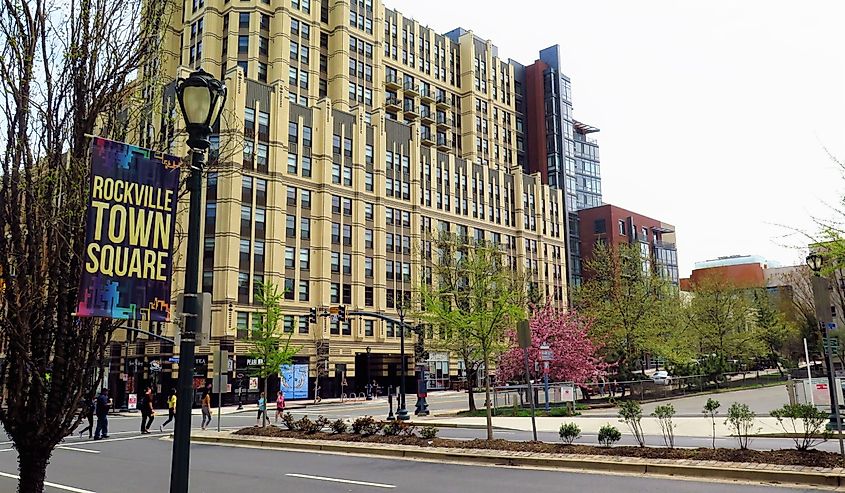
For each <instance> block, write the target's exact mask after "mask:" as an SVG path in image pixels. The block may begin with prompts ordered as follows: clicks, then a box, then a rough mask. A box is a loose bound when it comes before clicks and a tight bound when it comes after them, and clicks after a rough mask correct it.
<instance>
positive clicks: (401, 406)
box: [396, 294, 411, 421]
mask: <svg viewBox="0 0 845 493" xmlns="http://www.w3.org/2000/svg"><path fill="white" fill-rule="evenodd" d="M405 308H406V307H405V296H404V294H403V296H402V300H401V301H400V302H399V304H398V305H397V307H396V310H397V311H398V312H399V354H400V358H401V362H400V363H399V365H400V369H399V373H400V375H401V377H400V378H401V379H400V380H399V402H398V403H396V407H397V409H396V419H398V420H400V421H408V420H409V419H411V417H410V416H409V415H408V409H407V408H406V407H405V375H406V373H407V369H406V366H407V364H406V361H405Z"/></svg>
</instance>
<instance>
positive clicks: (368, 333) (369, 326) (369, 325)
mask: <svg viewBox="0 0 845 493" xmlns="http://www.w3.org/2000/svg"><path fill="white" fill-rule="evenodd" d="M364 336H365V337H372V336H373V321H372V320H364Z"/></svg>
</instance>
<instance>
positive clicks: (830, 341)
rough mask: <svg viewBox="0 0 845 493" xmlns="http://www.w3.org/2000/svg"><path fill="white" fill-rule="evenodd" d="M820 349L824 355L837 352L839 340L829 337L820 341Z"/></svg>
mask: <svg viewBox="0 0 845 493" xmlns="http://www.w3.org/2000/svg"><path fill="white" fill-rule="evenodd" d="M822 347H823V348H824V352H825V353H838V352H839V338H838V337H836V336H829V337H825V338H824V339H822Z"/></svg>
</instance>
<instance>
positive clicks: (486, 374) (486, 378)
mask: <svg viewBox="0 0 845 493" xmlns="http://www.w3.org/2000/svg"><path fill="white" fill-rule="evenodd" d="M484 397H485V402H484V408H485V409H486V410H487V413H486V414H487V439H488V440H492V439H493V413H492V411H491V409H490V406H491V404H492V403H491V402H490V361H489V357H488V353H487V348H486V347H485V348H484Z"/></svg>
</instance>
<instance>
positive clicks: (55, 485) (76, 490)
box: [0, 472, 97, 493]
mask: <svg viewBox="0 0 845 493" xmlns="http://www.w3.org/2000/svg"><path fill="white" fill-rule="evenodd" d="M0 476H2V477H4V478H10V479H16V480H20V479H21V477H20V476H18V475H17V474H9V473H7V472H0ZM44 486H49V487H51V488H56V489H58V490H64V491H71V492H73V493H97V492H96V491H91V490H83V489H82V488H74V487H73V486H66V485H63V484H58V483H51V482H49V481H44Z"/></svg>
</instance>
